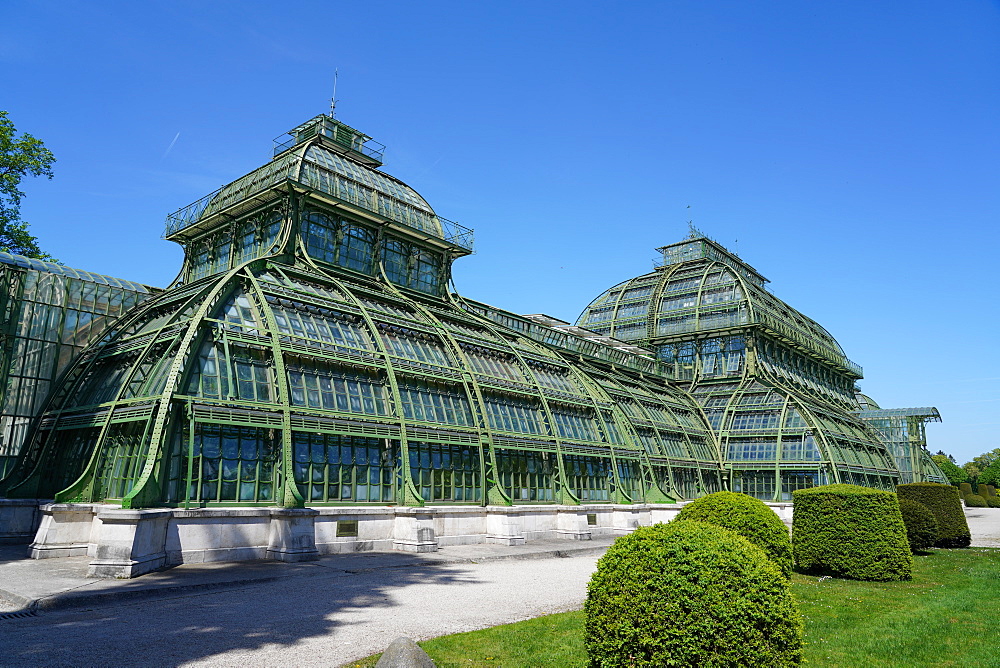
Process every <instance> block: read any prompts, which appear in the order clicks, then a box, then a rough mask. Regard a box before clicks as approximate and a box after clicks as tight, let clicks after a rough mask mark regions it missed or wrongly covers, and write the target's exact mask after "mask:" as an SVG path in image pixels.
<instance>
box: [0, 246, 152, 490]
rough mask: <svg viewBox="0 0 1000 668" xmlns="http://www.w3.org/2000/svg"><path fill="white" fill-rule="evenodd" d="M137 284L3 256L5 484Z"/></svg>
mask: <svg viewBox="0 0 1000 668" xmlns="http://www.w3.org/2000/svg"><path fill="white" fill-rule="evenodd" d="M152 292H154V289H153V288H149V287H147V286H145V285H141V284H139V283H133V282H131V281H123V280H120V279H117V278H111V277H110V276H102V275H100V274H92V273H90V272H86V271H80V270H77V269H71V268H69V267H64V266H62V265H58V264H55V263H54V262H47V261H45V260H36V259H32V258H27V257H22V256H20V255H11V254H9V253H4V252H0V479H2V478H3V477H4V476H5V475H6V474H7V473H8V471H10V470H11V469H12V468H13V466H14V463H15V462H16V461H17V456H18V454H19V453H20V452H21V448H22V446H23V444H24V441H25V438H26V436H27V432H28V428H29V425H30V423H31V421H32V419H33V418H35V417H36V416H37V415H38V413H39V411H40V410H41V408H42V406H43V404H44V401H45V397H46V395H47V394H48V392H49V390H50V388H51V386H52V384H53V383H55V382H56V380H57V378H59V376H60V375H61V374H62V373H63V372H64V371H65V370H66V368H67V367H68V366H69V365H70V364H71V362H72V361H73V359H74V358H76V357H77V356H78V355H79V354H80V353H81V352H82V351H83V349H84V348H85V347H86V346H88V345H90V344H91V343H93V342H94V341H96V340H97V339H98V338H99V337H100V336H101V335H102V334H104V332H105V330H106V329H107V328H108V326H109V325H110V324H111V323H112V322H113V321H114V320H115V319H116V318H117V317H119V316H120V315H121V314H122V313H124V312H126V311H128V310H130V309H131V308H132V307H134V306H135V305H136V304H138V303H139V302H140V301H142V300H143V299H145V298H147V297H148V296H150V294H151V293H152Z"/></svg>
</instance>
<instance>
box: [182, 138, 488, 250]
mask: <svg viewBox="0 0 1000 668" xmlns="http://www.w3.org/2000/svg"><path fill="white" fill-rule="evenodd" d="M287 182H292V183H296V184H299V185H301V186H304V187H306V188H309V189H311V190H313V191H315V192H317V193H320V194H322V195H327V196H329V197H331V198H333V200H334V202H336V203H344V204H349V205H351V206H353V207H357V209H359V210H360V211H361V212H364V213H365V214H366V215H374V216H375V217H376V218H379V219H383V220H387V221H392V222H395V223H398V224H399V225H401V226H403V227H404V228H408V229H410V230H413V231H416V232H418V233H420V234H424V235H430V236H431V237H434V238H438V239H442V240H444V241H447V242H450V243H453V244H455V245H456V246H457V247H459V248H461V249H464V250H466V251H470V252H471V250H472V247H473V232H472V230H471V229H469V228H467V227H464V226H462V225H459V224H458V223H456V222H454V221H451V220H448V219H446V218H442V217H441V216H438V215H437V214H436V213H435V212H434V210H433V209H432V208H431V206H430V205H429V204H428V203H427V201H426V200H424V198H423V197H421V196H420V195H419V194H418V193H417V192H416V191H415V190H413V189H412V188H410V187H409V186H408V185H406V184H405V183H403V182H402V181H400V180H399V179H397V178H395V177H393V176H390V175H388V174H386V173H384V172H381V171H379V170H377V169H375V168H374V167H372V166H371V165H364V164H361V163H360V162H357V161H355V160H354V159H352V157H351V155H350V154H345V153H341V152H339V151H337V150H334V149H333V148H331V145H329V144H327V143H325V140H324V138H323V137H322V136H321V135H317V136H315V137H313V138H312V139H310V140H307V141H304V142H303V143H301V144H299V145H297V146H294V147H293V148H291V149H290V150H286V151H284V152H282V153H280V154H279V155H278V156H276V157H275V158H274V160H272V161H271V162H269V163H267V164H266V165H263V166H262V167H260V168H258V169H255V170H254V171H252V172H250V173H249V174H247V175H246V176H243V177H241V178H239V179H237V180H235V181H233V182H232V183H230V184H229V185H226V186H223V187H222V188H220V189H218V190H216V191H215V192H213V193H211V194H209V195H207V196H205V197H203V198H201V199H200V200H198V201H197V202H194V203H192V204H189V205H188V206H186V207H184V208H182V209H180V210H178V211H176V212H174V213H172V214H170V215H169V216H168V217H167V225H166V229H165V231H164V237H165V238H168V239H176V240H178V241H183V240H185V239H189V238H194V237H196V236H198V235H199V234H201V233H202V232H203V231H204V230H206V229H208V228H210V227H212V225H213V224H214V219H215V217H216V216H217V215H219V214H221V213H223V212H225V213H226V214H227V215H238V214H239V213H241V212H242V211H243V210H245V209H247V208H249V207H253V206H258V205H260V204H263V203H265V202H267V201H269V200H270V199H274V198H275V197H277V196H278V194H279V193H278V187H279V186H281V184H284V183H287Z"/></svg>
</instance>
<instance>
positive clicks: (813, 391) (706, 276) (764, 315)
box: [577, 234, 944, 501]
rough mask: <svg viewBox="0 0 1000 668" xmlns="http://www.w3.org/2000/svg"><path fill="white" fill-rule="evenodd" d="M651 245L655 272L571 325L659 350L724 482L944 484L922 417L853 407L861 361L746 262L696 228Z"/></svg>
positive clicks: (770, 486) (755, 491)
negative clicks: (656, 253) (658, 256)
mask: <svg viewBox="0 0 1000 668" xmlns="http://www.w3.org/2000/svg"><path fill="white" fill-rule="evenodd" d="M659 250H660V251H661V252H662V253H663V260H662V262H661V263H659V265H658V266H657V267H656V268H655V270H654V271H653V272H652V273H649V274H644V275H642V276H638V277H636V278H633V279H631V280H628V281H625V282H623V283H619V284H618V285H616V286H614V287H612V288H610V289H609V290H607V291H605V292H604V293H602V294H601V295H600V296H598V297H597V298H596V299H595V300H594V301H593V302H591V303H590V305H589V306H588V307H587V308H586V309H585V310H584V312H583V313H582V314H581V315H580V317H579V319H578V320H577V324H578V325H579V326H581V327H587V328H589V329H591V330H593V331H595V332H597V333H599V334H603V335H607V336H613V337H617V338H619V339H624V340H627V341H632V342H635V343H637V344H640V345H643V346H648V347H649V348H650V349H652V350H655V351H656V356H657V358H658V359H659V360H660V361H661V362H662V363H663V364H664V365H665V366H666V367H667V373H668V374H669V375H670V376H671V377H672V378H673V381H674V384H675V386H677V387H680V388H683V389H684V390H685V391H686V392H689V393H691V395H692V396H693V397H694V398H695V399H696V401H697V402H698V404H699V406H700V408H701V411H702V414H703V415H704V418H705V420H706V421H707V422H708V424H709V426H710V428H711V429H712V431H713V432H714V433H715V434H716V436H717V438H718V442H719V447H720V452H721V454H722V457H723V461H724V467H725V468H726V469H728V472H729V475H730V479H731V485H732V489H734V490H737V491H743V492H745V493H747V494H750V495H752V496H756V497H758V498H761V499H765V500H776V501H778V500H789V499H790V498H791V492H792V491H794V490H795V489H799V488H802V487H804V486H811V485H816V484H825V482H823V481H828V482H834V481H840V482H854V483H856V484H862V485H867V486H875V487H882V488H887V489H891V488H892V486H893V485H895V484H897V483H898V482H900V481H903V482H912V481H914V480H931V481H944V477H943V476H942V474H941V472H940V471H939V470H938V469H937V467H936V466H934V464H933V462H932V461H930V457H929V455H928V454H927V452H926V448H925V446H926V442H925V440H924V433H923V422H920V421H919V417H914V416H909V417H905V418H904V417H898V416H896V417H893V418H890V417H888V416H886V415H885V414H884V413H885V412H883V413H882V414H879V415H876V414H875V413H873V412H870V411H869V412H859V408H861V405H860V404H859V402H858V400H857V399H856V397H855V382H856V381H857V380H859V379H860V378H861V368H860V367H859V366H858V365H856V364H854V363H853V362H851V361H850V360H849V359H847V357H846V355H845V354H844V351H843V349H842V348H841V347H840V345H839V344H838V343H837V341H836V340H835V339H834V338H833V337H832V336H831V335H830V333H829V332H827V331H826V330H825V329H824V328H823V327H822V326H820V325H819V324H818V323H816V322H815V321H814V320H811V319H810V318H808V317H806V316H804V315H803V314H801V313H799V312H798V311H797V310H795V309H793V308H792V307H790V306H789V305H788V304H786V303H784V302H783V301H781V300H780V299H778V298H777V297H775V296H774V295H773V294H772V293H771V292H770V291H769V290H768V289H767V288H766V283H767V279H766V278H764V277H763V276H762V275H761V274H760V273H758V272H757V271H756V270H755V269H754V268H753V267H751V266H750V265H748V264H747V263H745V262H744V261H743V260H741V259H740V258H738V257H737V256H736V255H734V254H732V253H730V252H729V251H727V250H726V249H725V248H723V247H722V246H720V245H719V244H717V243H716V242H714V241H712V240H710V239H707V238H704V237H700V236H698V235H697V234H695V235H694V236H693V238H690V239H687V240H685V241H682V242H679V243H676V244H672V245H670V246H666V247H664V248H661V249H659ZM929 410H934V409H929ZM934 413H935V415H936V410H935V411H934Z"/></svg>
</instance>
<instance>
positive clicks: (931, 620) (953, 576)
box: [351, 548, 1000, 668]
mask: <svg viewBox="0 0 1000 668" xmlns="http://www.w3.org/2000/svg"><path fill="white" fill-rule="evenodd" d="M792 591H793V592H794V594H795V598H796V600H797V601H798V602H799V608H800V610H801V611H802V615H803V617H804V618H805V626H806V633H805V643H806V645H805V656H806V664H807V665H812V666H845V667H846V666H857V667H858V668H862V667H863V668H873V667H877V666H913V667H922V666H964V667H966V668H971V667H976V668H979V667H988V666H998V667H1000V643H998V642H997V640H998V639H1000V618H998V614H997V601H998V600H1000V596H998V594H1000V550H995V549H981V548H971V549H967V550H930V551H928V552H926V553H921V554H919V555H917V556H916V557H915V559H914V572H913V579H912V580H910V581H909V582H889V583H885V582H855V581H851V580H836V579H832V578H826V579H820V578H816V577H810V576H805V575H797V574H796V575H795V576H793V579H792ZM420 645H421V647H423V648H424V650H426V651H427V653H428V654H429V655H430V656H431V658H432V659H434V661H435V662H436V663H437V665H438V666H439V667H440V668H446V667H451V666H468V667H479V666H506V667H507V668H514V667H519V666H545V667H546V668H549V667H552V668H558V667H563V666H565V667H574V668H576V667H579V666H585V665H586V663H587V655H586V652H585V651H584V648H583V613H582V612H566V613H562V614H558V615H548V616H546V617H539V618H537V619H529V620H528V621H524V622H519V623H517V624H507V625H504V626H496V627H493V628H489V629H484V630H482V631H473V632H470V633H459V634H456V635H451V636H443V637H441V638H434V639H433V640H428V641H426V642H422V643H420ZM377 659H378V657H377V656H374V657H370V658H368V659H365V660H364V661H359V662H356V663H354V664H351V665H352V666H354V665H356V666H363V667H369V666H374V665H375V662H376V661H377Z"/></svg>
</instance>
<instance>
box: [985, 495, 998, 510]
mask: <svg viewBox="0 0 1000 668" xmlns="http://www.w3.org/2000/svg"><path fill="white" fill-rule="evenodd" d="M986 505H987V506H989V507H990V508H1000V498H997V497H995V496H987V497H986Z"/></svg>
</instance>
